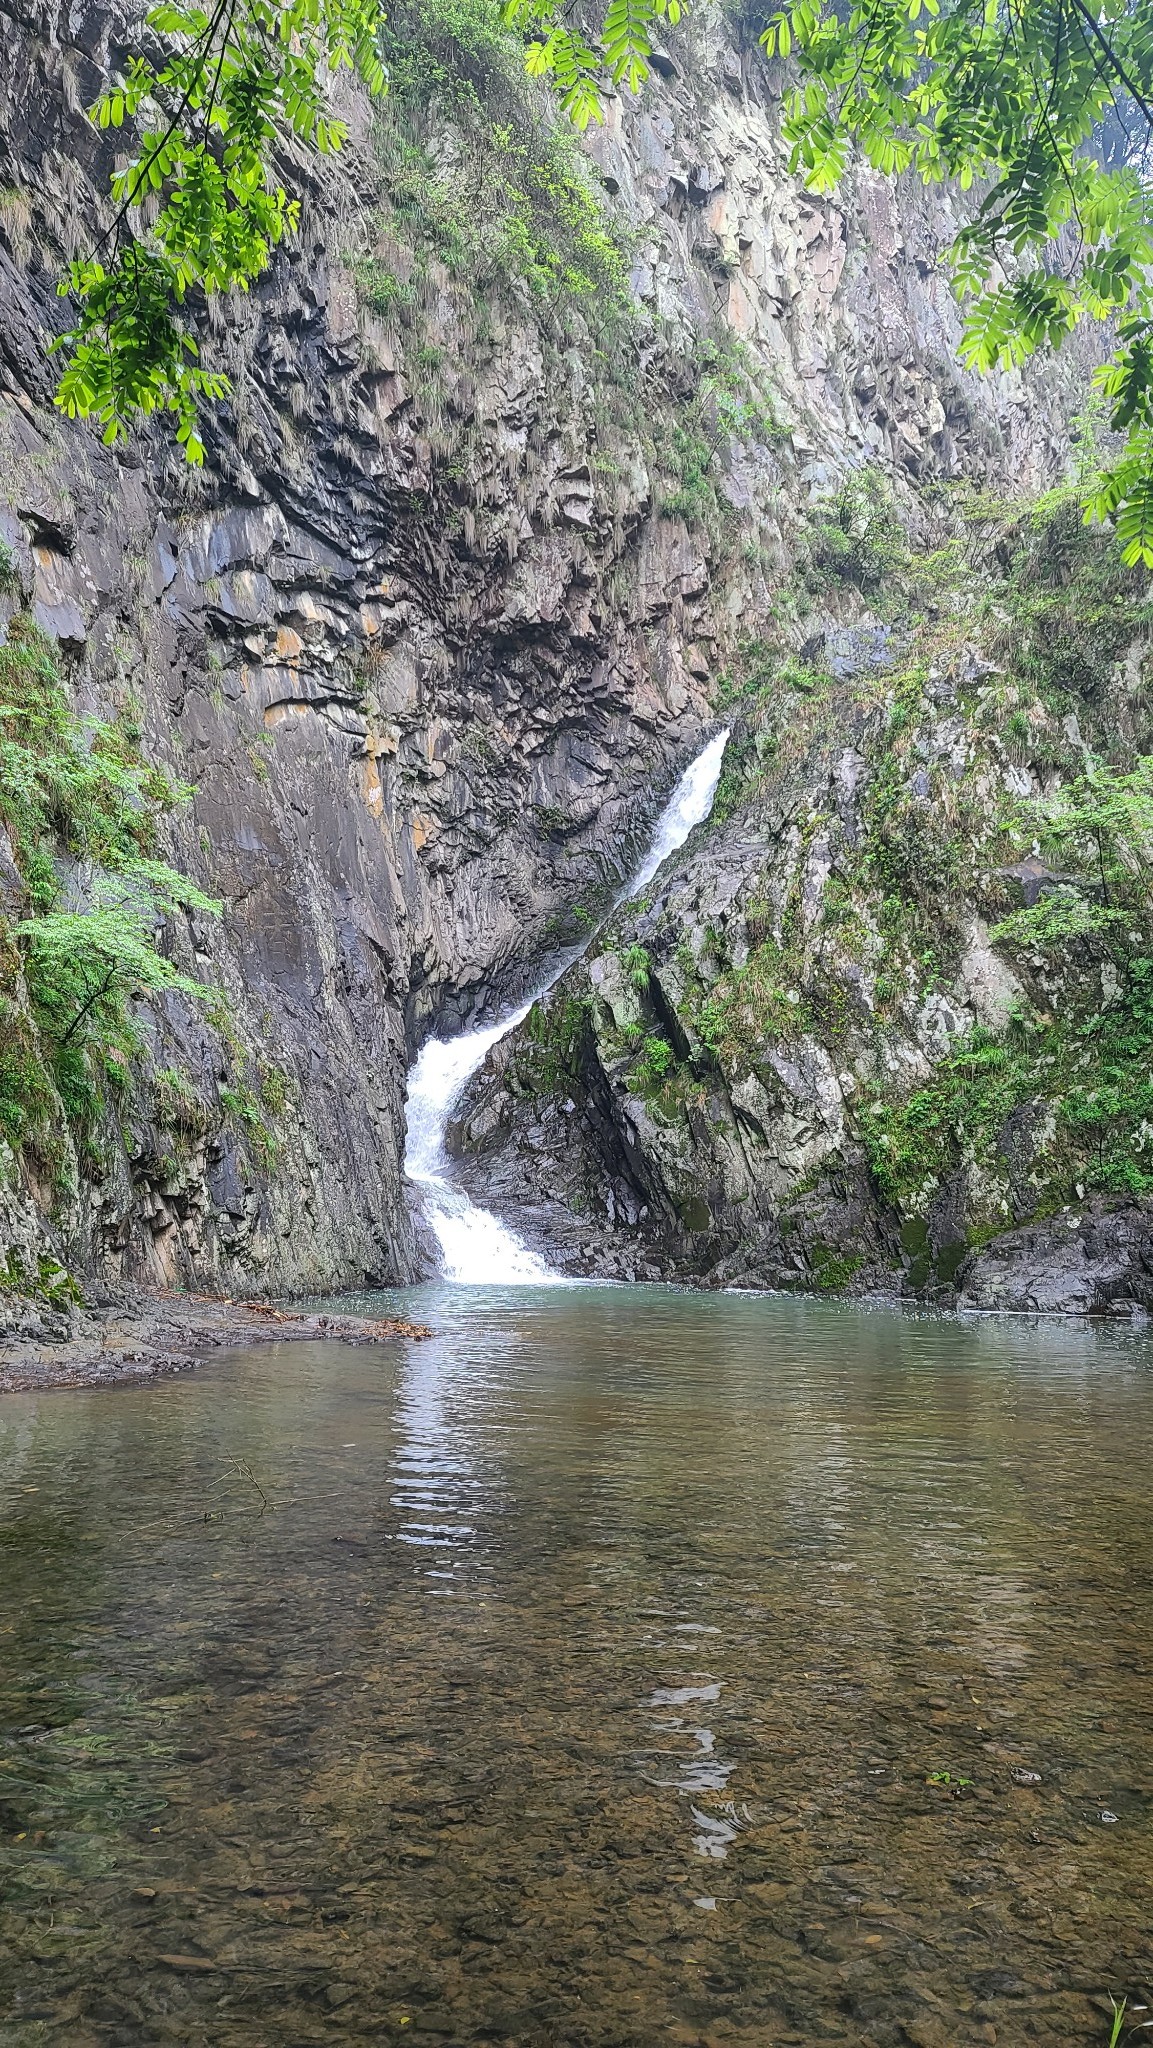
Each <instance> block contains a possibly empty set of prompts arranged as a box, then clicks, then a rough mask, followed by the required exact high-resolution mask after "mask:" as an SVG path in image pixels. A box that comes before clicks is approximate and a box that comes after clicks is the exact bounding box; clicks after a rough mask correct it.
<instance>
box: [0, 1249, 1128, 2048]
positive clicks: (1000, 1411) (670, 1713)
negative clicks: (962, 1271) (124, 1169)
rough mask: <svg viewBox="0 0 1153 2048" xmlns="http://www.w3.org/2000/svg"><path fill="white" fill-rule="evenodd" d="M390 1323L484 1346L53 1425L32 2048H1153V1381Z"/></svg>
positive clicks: (857, 1345)
mask: <svg viewBox="0 0 1153 2048" xmlns="http://www.w3.org/2000/svg"><path fill="white" fill-rule="evenodd" d="M386 1299H387V1301H388V1302H389V1303H396V1304H399V1303H404V1304H405V1305H407V1306H408V1307H410V1308H411V1309H412V1310H414V1311H415V1312H417V1313H419V1315H420V1316H421V1317H422V1319H423V1320H425V1321H427V1322H429V1323H430V1324H432V1325H433V1327H434V1329H435V1330H436V1332H437V1334H436V1335H435V1337H434V1338H433V1339H431V1340H430V1341H427V1342H425V1343H411V1344H393V1345H389V1346H381V1347H378V1348H369V1349H365V1350H349V1349H345V1348H343V1347H338V1346H324V1345H315V1346H301V1345H284V1346H281V1347H276V1348H269V1349H267V1350H262V1351H259V1352H256V1353H252V1354H234V1355H232V1356H229V1357H223V1358H220V1359H218V1360H216V1361H214V1362H213V1363H211V1364H210V1365H207V1366H205V1367H204V1368H203V1369H202V1370H201V1371H200V1372H198V1373H196V1374H195V1375H192V1376H190V1377H189V1378H187V1379H179V1380H172V1381H166V1382H160V1383H157V1384H154V1385H151V1386H138V1387H130V1388H124V1389H121V1390H119V1391H116V1392H110V1391H108V1390H101V1391H98V1392H95V1391H94V1392H92V1393H91V1394H89V1393H83V1392H81V1393H71V1394H63V1395H61V1394H57V1395H52V1396H45V1397H33V1396H13V1397H9V1398H7V1399H6V1400H5V1402H4V1403H3V1405H2V1406H0V1482H2V1492H0V1544H2V1555H3V1568H2V1575H0V1601H2V1611H0V1630H2V1631H3V1634H2V1638H0V1640H2V1643H3V1660H2V1665H0V1721H2V1747H0V1767H2V1768H0V1864H2V1873H3V1881H4V1906H3V1914H2V1922H0V2014H2V2015H3V2017H2V2018H0V2043H3V2044H5V2048H8V2044H11V2048H26V2044H27V2048H39V2044H40V2043H45V2044H47V2043H49V2042H51V2043H53V2044H56V2043H61V2044H68V2048H72V2044H76V2048H87V2044H89V2043H91V2044H93V2048H95V2044H97V2043H113V2044H119V2043H124V2044H133V2048H136V2044H152V2043H161V2042H164V2043H167V2042H178V2043H180V2044H186V2048H241V2044H243V2048H291V2044H296V2043H302V2044H303V2043H312V2042H317V2043H323V2042H347V2043H362V2042H364V2043H367V2042H373V2043H376V2042H392V2041H398V2042H399V2041H406V2042H410V2043H414V2042H415V2043H425V2044H437V2043H439V2044H455V2043H462V2044H464V2043H474V2042H476V2043H481V2042H484V2043H506V2044H509V2048H511V2044H514V2043H515V2044H523V2048H546V2044H548V2048H552V2044H566V2048H568V2044H571V2048H594V2044H595V2048H610V2044H611V2048H657V2044H667V2043H673V2044H684V2048H691V2044H706V2048H720V2044H729V2043H731V2044H734V2048H737V2044H744V2048H754V2044H755V2048H764V2044H776V2043H786V2042H796V2043H801V2042H803V2043H806V2044H819V2043H822V2042H832V2041H838V2042H851V2043H854V2044H863V2048H867V2044H870V2043H876V2044H878V2048H889V2044H893V2048H898V2044H905V2043H907V2042H912V2043H914V2044H917V2048H956V2044H960V2043H968V2042H989V2043H993V2042H995V2041H999V2042H1001V2043H1002V2044H1006V2043H1017V2042H1022V2043H1025V2042H1029V2043H1032V2042H1036V2043H1044V2044H1061V2043H1065V2042H1070V2043H1072V2042H1078V2043H1082V2042H1084V2043H1090V2042H1099V2043H1101V2044H1102V2048H1104V2044H1105V2043H1106V2042H1107V2040H1108V2036H1109V2020H1108V2016H1107V2005H1108V1996H1109V1994H1110V1993H1116V1994H1117V1995H1121V1994H1127V1995H1128V1996H1129V1998H1130V1999H1131V2000H1132V2001H1134V2002H1135V2004H1137V2005H1140V2004H1142V2003H1145V2002H1148V2003H1149V2004H1151V2005H1153V1999H1150V1996H1149V1993H1150V1979H1151V1976H1153V1967H1151V1962H1150V1941H1149V1927H1150V1922H1151V1919H1153V1914H1151V1912H1150V1905H1151V1885H1150V1869H1151V1857H1150V1813H1151V1798H1153V1742H1151V1733H1153V1729H1151V1723H1153V1687H1151V1684H1150V1614H1151V1609H1153V1571H1151V1569H1150V1562H1151V1561H1150V1539H1149V1474H1150V1470H1151V1469H1153V1346H1151V1345H1150V1343H1149V1342H1148V1340H1146V1339H1144V1338H1142V1337H1140V1336H1132V1335H1128V1334H1124V1333H1119V1332H1115V1331H1111V1330H1107V1329H1094V1328H1088V1327H1070V1328H1063V1327H1061V1326H1057V1325H1049V1326H1043V1325H1037V1326H1032V1325H1028V1324H1013V1323H1008V1322H995V1321H971V1322H962V1321H947V1320H940V1319H936V1320H934V1319H931V1318H928V1317H926V1318H915V1317H900V1316H897V1315H895V1314H888V1313H884V1312H870V1311H867V1310H863V1309H859V1308H854V1307H850V1306H834V1305H823V1304H820V1303H812V1302H793V1301H789V1300H783V1299H767V1298H752V1297H742V1296H696V1295H692V1294H687V1293H678V1292H675V1291H672V1290H665V1289H661V1288H646V1289H640V1288H638V1289H629V1288H593V1287H562V1288H557V1287H551V1288H549V1287H542V1288H534V1287H524V1286H522V1287H517V1288H508V1289H505V1290H500V1289H488V1290H485V1289H479V1288H468V1287H459V1286H458V1287H436V1288H425V1289H420V1290H416V1291H414V1292H413V1293H410V1294H407V1295H399V1296H389V1297H387V1298H385V1297H373V1298H372V1305H373V1306H374V1307H379V1306H383V1305H384V1302H385V1300H386ZM1143 1987H1144V1988H1143ZM1129 2017H1130V2019H1131V2021H1133V2022H1134V2023H1138V2024H1139V2023H1140V2022H1141V2021H1142V2020H1144V2019H1146V2018H1153V2012H1149V2013H1143V2012H1138V2011H1136V2010H1134V2009H1133V2008H1132V2007H1131V2009H1130V2015H1129ZM1142 2038H1147V2037H1145V2036H1142V2035H1139V2034H1138V2035H1134V2036H1133V2039H1134V2040H1140V2039H1142Z"/></svg>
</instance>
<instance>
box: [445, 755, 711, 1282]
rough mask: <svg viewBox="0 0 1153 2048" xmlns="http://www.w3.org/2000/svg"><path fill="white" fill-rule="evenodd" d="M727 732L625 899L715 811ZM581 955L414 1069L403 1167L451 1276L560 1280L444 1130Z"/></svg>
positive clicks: (688, 783)
mask: <svg viewBox="0 0 1153 2048" xmlns="http://www.w3.org/2000/svg"><path fill="white" fill-rule="evenodd" d="M728 736H729V735H728V731H727V729H726V730H725V731H724V732H719V733H717V734H716V735H715V736H714V738H712V739H711V740H710V741H709V743H708V746H707V747H705V748H704V750H703V751H702V752H701V753H700V754H698V756H697V758H696V760H695V761H693V762H692V763H691V765H690V766H689V767H688V768H686V769H685V772H684V774H683V775H682V776H681V779H680V781H679V782H678V783H677V786H676V788H675V789H674V791H673V793H672V795H671V797H670V798H669V800H668V803H667V804H666V805H665V808H664V810H663V811H662V812H661V815H660V817H659V818H658V820H657V829H656V831H655V833H654V834H653V842H652V845H651V846H650V848H649V850H648V852H647V854H646V855H645V857H644V859H643V860H642V862H641V864H640V866H639V867H638V869H637V871H636V873H635V874H634V875H633V876H631V877H630V880H629V882H628V884H627V886H626V887H625V888H624V889H622V891H621V893H620V895H619V896H618V897H617V899H616V900H617V902H618V903H625V902H627V901H628V899H629V898H630V897H631V896H635V895H637V893H638V892H639V891H640V890H641V889H643V888H644V886H645V884H646V882H651V880H652V878H653V876H654V875H655V874H656V871H657V869H658V868H659V867H660V865H661V863H662V861H665V860H667V859H668V857H669V855H670V853H675V852H676V850H677V847H678V846H683V845H684V842H685V840H686V839H687V838H688V836H689V833H690V832H691V831H692V829H693V827H694V825H699V824H700V823H701V821H702V820H703V819H704V818H707V817H708V815H709V812H710V811H711V809H712V807H713V798H714V796H715V795H716V791H717V783H718V782H719V780H720V774H721V760H722V757H723V755H724V751H725V742H726V740H727V739H728ZM585 943H586V944H587V943H588V942H587V940H586V942H585ZM578 950H579V951H583V950H584V949H583V947H581V948H580V949H578ZM575 957H577V956H576V955H575V954H572V953H570V954H568V955H566V957H565V958H564V959H563V960H562V961H561V962H560V963H559V965H558V966H557V968H556V970H555V972H554V973H553V974H552V975H551V976H550V977H549V979H548V981H547V982H545V984H544V986H543V987H542V988H539V989H537V990H535V991H534V993H533V994H532V995H531V996H529V998H528V1000H527V1002H524V1003H522V1004H521V1005H520V1008H519V1009H516V1010H513V1011H512V1012H511V1014H510V1015H509V1016H507V1017H502V1018H501V1020H500V1022H499V1024H483V1025H481V1026H480V1028H479V1029H478V1030H475V1031H462V1032H461V1033H460V1034H459V1036H458V1037H456V1038H448V1039H445V1038H430V1039H429V1041H428V1043H427V1045H425V1046H424V1047H423V1049H422V1050H421V1052H420V1054H419V1055H418V1057H417V1059H416V1060H415V1062H414V1063H413V1066H412V1068H411V1070H410V1072H409V1077H408V1145H407V1148H406V1151H405V1158H404V1167H405V1172H406V1173H407V1174H408V1177H409V1179H410V1180H412V1181H415V1183H416V1185H417V1187H418V1189H419V1191H420V1203H421V1208H422V1210H423V1212H424V1216H425V1219H426V1221H427V1222H428V1224H429V1226H430V1228H431V1229H432V1231H433V1233H434V1235H435V1237H436V1239H437V1242H438V1243H439V1245H440V1250H441V1257H442V1259H443V1262H444V1277H445V1279H446V1280H456V1281H462V1282H468V1283H472V1284H473V1285H476V1284H481V1285H484V1284H488V1285H495V1286H508V1285H509V1284H510V1283H512V1284H515V1283H518V1282H520V1283H525V1282H533V1281H535V1282H536V1283H537V1284H538V1285H540V1284H545V1285H550V1284H551V1285H558V1284H560V1283H561V1276H560V1274H558V1273H554V1272H552V1271H551V1270H550V1268H549V1267H548V1266H546V1264H545V1262H544V1260H543V1259H541V1258H539V1257H538V1256H537V1254H536V1252H534V1251H530V1249H529V1247H528V1245H526V1244H523V1243H522V1242H521V1239H520V1238H519V1237H517V1235H516V1233H515V1231H512V1230H509V1229H508V1228H507V1226H506V1225H505V1224H503V1223H501V1222H500V1221H499V1220H498V1218H497V1217H495V1216H493V1215H491V1214H490V1213H489V1211H488V1210H487V1209H478V1208H477V1207H476V1205H475V1203H473V1202H471V1201H470V1200H469V1198H468V1196H467V1195H466V1194H465V1192H464V1189H463V1188H460V1187H457V1186H456V1185H455V1184H454V1182H452V1181H451V1180H450V1179H449V1177H448V1176H449V1171H450V1167H449V1160H448V1155H447V1153H446V1152H445V1149H444V1134H445V1131H446V1129H447V1127H448V1120H449V1118H450V1116H451V1115H452V1112H453V1110H454V1108H455V1107H456V1104H457V1103H458V1101H459V1100H460V1097H461V1095H462V1094H463V1093H464V1088H465V1084H466V1083H467V1082H468V1081H469V1080H471V1078H472V1076H473V1075H474V1074H475V1072H476V1070H477V1068H478V1067H479V1066H480V1065H481V1063H482V1062H483V1060H484V1058H485V1056H486V1054H487V1053H488V1052H489V1050H490V1048H491V1047H492V1046H494V1045H495V1044H496V1043H497V1040H498V1039H500V1038H503V1037H504V1036H505V1034H506V1032H509V1031H511V1030H513V1028H514V1026H516V1025H517V1024H519V1023H520V1021H521V1019H522V1018H523V1017H527V1016H528V1013H529V1011H530V1009H531V1008H532V1006H533V1004H534V1002H536V1000H537V997H538V996H542V995H544V994H545V993H546V991H547V990H548V989H550V988H551V987H552V985H553V982H554V981H556V980H557V979H558V978H559V977H560V975H562V974H563V973H564V971H565V969H566V968H567V967H570V966H571V965H572V962H573V959H574V958H575Z"/></svg>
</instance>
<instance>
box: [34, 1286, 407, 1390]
mask: <svg viewBox="0 0 1153 2048" xmlns="http://www.w3.org/2000/svg"><path fill="white" fill-rule="evenodd" d="M29 1310H30V1315H29V1318H28V1319H27V1323H26V1326H25V1329H24V1330H22V1331H16V1332H13V1334H12V1335H11V1336H7V1337H0V1394H31V1393H48V1392H51V1391H53V1390H54V1389H56V1388H66V1387H68V1388H72V1387H97V1386H122V1385H128V1384H131V1383H132V1382H142V1381H147V1380H152V1379H161V1378H168V1377H171V1376H173V1375H175V1374H176V1373H180V1372H192V1371H194V1370H195V1368H196V1367H197V1366H198V1365H202V1364H203V1363H204V1361H205V1359H207V1358H211V1357H212V1356H213V1354H214V1353H216V1352H218V1351H234V1350H247V1349H249V1348H251V1347H252V1346H253V1345H256V1344H285V1343H289V1344H291V1343H308V1342H312V1343H325V1344H357V1345H361V1344H381V1343H385V1342H387V1341H388V1340H389V1339H390V1338H393V1337H409V1338H422V1337H430V1336H431V1335H432V1331H431V1330H430V1329H428V1328H427V1327H426V1326H425V1325H424V1324H423V1323H410V1322H407V1321H405V1320H404V1318H403V1317H399V1316H385V1317H375V1316H358V1315H328V1314H321V1313H318V1312H316V1311H311V1312H309V1311H306V1310H293V1309H291V1308H283V1309H282V1308H278V1307H277V1306H276V1305H275V1304H274V1303H272V1302H263V1301H237V1300H234V1299H230V1298H228V1297H226V1296H218V1295H207V1294H161V1293H149V1292H146V1291H143V1290H142V1291H140V1292H137V1291H135V1290H134V1291H133V1292H132V1293H131V1294H129V1293H128V1292H127V1291H126V1292H125V1294H124V1295H123V1296H121V1297H118V1298H112V1299H109V1300H108V1301H107V1302H106V1303H101V1304H98V1305H87V1304H86V1305H85V1306H84V1307H82V1308H80V1309H79V1310H78V1311H77V1313H76V1315H75V1317H68V1318H65V1316H64V1315H62V1314H53V1313H52V1312H50V1311H49V1312H48V1313H47V1314H44V1315H41V1314H39V1313H37V1312H36V1310H35V1308H34V1306H33V1304H31V1303H29ZM37 1323H39V1325H40V1327H39V1328H36V1327H35V1325H36V1324H37ZM29 1325H31V1327H29ZM62 1325H65V1327H61V1326H62Z"/></svg>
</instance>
